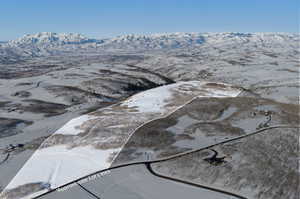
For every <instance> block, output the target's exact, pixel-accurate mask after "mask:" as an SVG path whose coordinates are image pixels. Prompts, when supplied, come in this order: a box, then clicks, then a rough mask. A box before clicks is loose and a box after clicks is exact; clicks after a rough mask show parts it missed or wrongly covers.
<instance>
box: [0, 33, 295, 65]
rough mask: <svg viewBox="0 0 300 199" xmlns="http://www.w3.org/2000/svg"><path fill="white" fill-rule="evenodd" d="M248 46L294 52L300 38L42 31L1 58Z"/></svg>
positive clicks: (5, 49)
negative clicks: (95, 35)
mask: <svg viewBox="0 0 300 199" xmlns="http://www.w3.org/2000/svg"><path fill="white" fill-rule="evenodd" d="M236 45H247V46H249V47H251V48H254V49H257V48H273V47H274V48H278V47H280V48H284V49H290V48H292V49H295V48H297V45H299V35H296V34H284V33H170V34H153V35H148V36H145V35H125V36H119V37H116V38H111V39H101V40H100V39H91V38H87V37H85V36H83V35H81V34H73V33H69V34H65V33H62V34H58V33H50V32H42V33H37V34H33V35H25V36H23V37H21V38H18V39H16V40H12V41H9V42H7V43H2V44H1V45H0V55H1V57H2V59H3V57H6V58H7V59H9V58H10V57H15V56H20V57H28V56H29V57H35V56H47V55H53V54H55V55H57V54H63V53H66V52H69V53H70V52H76V51H78V50H80V51H86V52H97V51H103V50H110V51H113V50H125V51H128V50H129V51H145V50H146V51H149V50H170V49H180V48H200V47H203V46H211V47H212V48H220V47H222V48H223V47H224V46H227V47H230V46H231V47H232V46H236Z"/></svg>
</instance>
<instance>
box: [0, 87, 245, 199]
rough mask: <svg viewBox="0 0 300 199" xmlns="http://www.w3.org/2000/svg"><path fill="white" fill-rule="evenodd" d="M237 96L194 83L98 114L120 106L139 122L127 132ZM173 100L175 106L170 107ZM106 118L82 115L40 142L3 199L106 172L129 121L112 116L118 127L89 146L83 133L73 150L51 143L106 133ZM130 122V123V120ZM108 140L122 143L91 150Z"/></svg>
mask: <svg viewBox="0 0 300 199" xmlns="http://www.w3.org/2000/svg"><path fill="white" fill-rule="evenodd" d="M240 92H241V89H239V88H236V87H232V86H230V85H226V84H215V83H208V82H197V81H192V82H179V83H176V84H172V85H167V86H162V87H158V88H155V89H150V90H148V91H145V92H142V93H139V94H136V95H134V96H132V97H130V98H128V99H127V100H125V101H124V102H123V103H120V104H117V105H114V106H111V107H108V108H104V109H103V110H100V111H102V112H103V113H105V111H108V112H109V113H110V114H111V115H113V114H114V113H113V112H114V111H115V112H118V111H119V110H118V109H120V108H121V109H122V110H121V112H123V113H122V114H125V115H127V117H128V115H129V117H138V118H136V121H137V122H136V123H132V124H131V125H132V126H131V128H130V129H136V128H139V126H141V125H142V124H144V123H146V122H148V121H150V120H153V119H157V118H160V117H165V116H166V115H168V114H170V113H172V112H174V111H175V110H177V109H178V108H179V107H181V106H183V105H184V104H186V103H187V102H189V101H191V100H192V99H193V98H195V97H236V96H237V95H238V94H239V93H240ZM174 102H176V103H175V104H174ZM178 102H181V104H178ZM95 113H97V111H96V112H95ZM118 114H119V113H118ZM105 117H109V116H106V115H105V114H104V115H101V114H99V113H98V114H93V113H91V114H88V115H83V116H80V117H78V118H75V119H73V120H71V121H70V122H68V123H67V124H66V125H65V126H63V127H62V128H60V129H58V130H57V131H56V132H55V133H54V134H53V136H51V137H50V138H48V140H46V141H45V142H44V143H43V144H42V146H41V148H40V149H38V150H37V151H36V152H35V153H34V154H33V155H32V157H31V158H30V159H29V160H28V161H27V162H26V164H25V165H24V166H23V168H22V169H21V170H20V171H19V172H18V173H17V175H16V176H15V177H14V178H13V180H12V181H11V182H10V183H9V184H8V186H7V187H6V189H5V190H4V192H3V193H4V194H3V197H4V198H6V197H7V198H11V197H9V193H10V192H22V190H20V189H22V188H21V186H22V185H26V184H30V183H40V182H42V183H43V184H44V185H45V184H48V185H49V186H50V187H51V189H53V188H57V187H59V186H61V185H63V184H66V183H69V182H71V181H73V180H76V179H78V178H80V177H83V176H85V175H88V174H91V173H93V172H95V171H98V170H102V169H106V168H109V167H110V165H111V163H112V162H113V160H114V158H115V157H116V156H117V155H118V153H119V152H120V151H121V150H122V147H123V146H124V144H125V143H126V140H128V139H129V137H130V136H131V135H132V134H133V133H134V131H129V132H121V136H119V135H118V134H119V131H122V130H123V129H122V128H121V127H122V124H123V125H125V126H126V125H128V124H127V123H128V121H126V120H122V116H120V117H119V118H118V117H114V122H113V123H115V124H116V126H115V128H113V131H111V135H110V136H109V137H108V138H107V137H103V138H101V132H98V133H99V134H98V137H94V138H93V139H92V140H90V143H86V142H87V140H86V138H87V137H89V136H90V134H89V133H87V134H84V135H83V136H82V137H80V136H78V137H77V138H76V137H75V138H74V139H75V142H77V144H78V145H76V146H72V144H74V143H73V142H74V139H73V140H70V141H66V142H64V143H63V144H55V143H53V142H54V141H56V140H55V139H54V138H55V137H57V136H60V137H68V136H77V135H79V134H81V133H83V132H84V131H86V130H88V131H89V129H93V128H94V125H99V126H100V127H101V125H103V131H105V130H106V129H105V123H104V120H105ZM91 121H92V122H91ZM131 121H133V119H132V118H131ZM102 122H103V124H102ZM118 127H119V128H118ZM100 129H101V128H100ZM100 131H101V130H100ZM114 134H115V135H114ZM106 139H110V143H114V142H120V139H121V142H120V143H119V144H118V145H117V146H114V147H108V148H106V149H99V148H95V147H94V146H95V145H94V144H95V142H97V141H99V140H101V141H102V142H105V141H106ZM113 139H115V141H114V140H113ZM49 143H50V144H51V145H49ZM80 143H81V144H80ZM83 143H84V144H83ZM44 191H47V189H44V190H43V187H42V188H41V190H39V192H38V193H39V194H40V193H42V192H44ZM32 194H35V195H36V194H37V193H30V192H28V193H26V194H24V197H23V198H31V197H32Z"/></svg>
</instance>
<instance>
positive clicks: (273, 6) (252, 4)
mask: <svg viewBox="0 0 300 199" xmlns="http://www.w3.org/2000/svg"><path fill="white" fill-rule="evenodd" d="M298 29H299V2H298V0H80V1H79V0H2V1H1V4H0V30H1V32H0V40H8V39H15V38H17V37H19V36H22V35H24V34H28V33H36V32H78V33H83V34H85V35H87V36H90V37H96V38H102V37H112V36H116V35H123V34H131V33H136V34H151V33H158V32H160V33H162V32H232V31H233V32H294V33H296V32H298V31H299V30H298Z"/></svg>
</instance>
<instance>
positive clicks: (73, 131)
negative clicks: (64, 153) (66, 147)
mask: <svg viewBox="0 0 300 199" xmlns="http://www.w3.org/2000/svg"><path fill="white" fill-rule="evenodd" d="M96 118H97V117H95V116H92V115H82V116H80V117H77V118H74V119H72V120H70V121H69V122H67V123H66V124H65V125H64V126H63V127H61V128H60V129H58V130H57V131H56V132H55V134H64V135H77V134H79V133H81V132H82V131H83V130H82V129H80V128H79V127H80V126H81V125H82V124H84V122H86V121H89V120H92V119H96Z"/></svg>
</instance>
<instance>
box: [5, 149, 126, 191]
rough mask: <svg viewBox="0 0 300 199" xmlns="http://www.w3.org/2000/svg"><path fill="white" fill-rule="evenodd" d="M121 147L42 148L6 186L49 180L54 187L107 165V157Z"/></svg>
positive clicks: (108, 164)
mask: <svg viewBox="0 0 300 199" xmlns="http://www.w3.org/2000/svg"><path fill="white" fill-rule="evenodd" d="M119 150H120V149H115V150H96V149H94V148H92V147H91V146H84V147H76V148H73V149H68V148H66V146H63V145H60V146H54V147H49V148H43V149H39V150H37V151H36V152H35V153H34V154H33V155H32V157H31V158H30V161H27V162H26V164H25V165H24V166H23V168H22V169H21V171H22V172H18V173H17V175H16V176H15V178H14V180H12V181H11V183H9V184H8V185H7V187H6V189H11V188H15V187H17V186H19V185H22V184H26V183H32V182H48V183H50V184H51V188H56V187H58V186H60V185H63V184H66V183H68V182H70V181H73V180H74V179H78V178H80V177H82V176H85V175H87V173H93V172H95V171H98V170H101V169H105V168H108V167H109V166H110V163H109V162H108V161H107V159H108V157H109V156H110V155H111V154H112V153H114V152H117V151H119ZM41 168H42V169H41ZM28 174H30V175H28Z"/></svg>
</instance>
